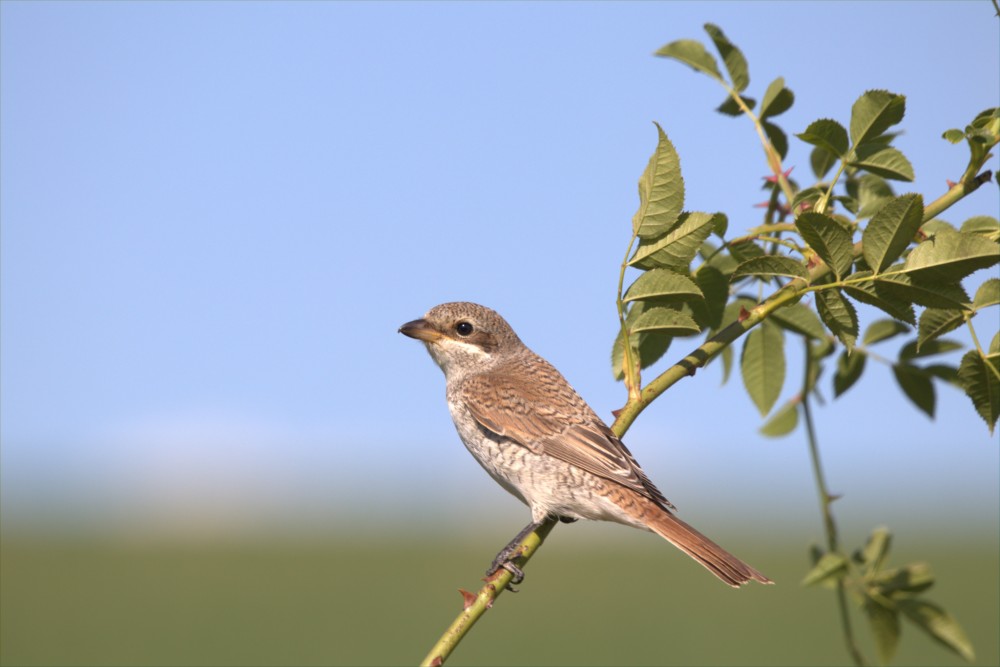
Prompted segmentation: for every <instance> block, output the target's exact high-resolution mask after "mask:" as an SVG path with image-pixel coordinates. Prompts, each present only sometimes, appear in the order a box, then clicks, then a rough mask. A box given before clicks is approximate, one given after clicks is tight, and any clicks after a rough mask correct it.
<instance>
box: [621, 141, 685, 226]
mask: <svg viewBox="0 0 1000 667" xmlns="http://www.w3.org/2000/svg"><path fill="white" fill-rule="evenodd" d="M653 124H654V125H656V132H657V134H659V142H658V143H657V145H656V150H655V151H654V152H653V156H652V157H650V158H649V164H647V165H646V169H645V171H643V172H642V177H641V178H639V210H638V211H636V213H635V215H634V216H633V217H632V231H633V232H634V233H636V234H638V236H639V238H641V239H648V238H654V237H657V236H661V235H662V234H665V233H666V232H667V230H669V229H670V227H671V226H672V225H673V224H674V223H675V222H677V218H678V216H680V214H681V209H682V208H683V207H684V179H683V178H682V177H681V161H680V158H679V157H678V156H677V151H676V150H675V149H674V145H673V144H672V143H670V140H669V139H668V138H667V135H666V133H664V131H663V128H661V127H660V125H659V124H658V123H653Z"/></svg>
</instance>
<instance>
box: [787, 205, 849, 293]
mask: <svg viewBox="0 0 1000 667" xmlns="http://www.w3.org/2000/svg"><path fill="white" fill-rule="evenodd" d="M795 228H796V229H798V230H799V234H801V235H802V240H803V241H805V242H806V243H808V244H809V247H810V248H812V249H813V250H814V251H815V252H816V254H817V255H819V258H820V259H822V260H823V262H824V263H826V265H827V266H829V267H830V269H831V270H832V271H833V273H834V275H836V276H837V280H840V279H841V278H843V277H844V276H846V275H847V274H848V272H849V271H850V270H851V264H852V263H853V261H854V246H853V244H852V243H851V233H850V232H849V231H847V230H846V229H844V228H843V227H842V226H841V225H840V224H839V223H838V222H837V221H836V220H834V219H833V218H831V217H830V216H828V215H823V214H822V213H813V212H806V213H803V214H802V215H800V216H799V217H798V219H796V220H795Z"/></svg>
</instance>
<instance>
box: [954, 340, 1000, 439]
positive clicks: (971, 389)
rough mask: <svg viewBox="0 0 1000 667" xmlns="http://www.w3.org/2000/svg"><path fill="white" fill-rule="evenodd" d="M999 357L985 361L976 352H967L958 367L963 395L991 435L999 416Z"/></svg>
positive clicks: (988, 358)
mask: <svg viewBox="0 0 1000 667" xmlns="http://www.w3.org/2000/svg"><path fill="white" fill-rule="evenodd" d="M998 376H1000V356H994V355H993V354H991V355H989V356H988V357H986V358H985V359H984V358H983V357H981V356H980V355H979V352H978V351H977V350H969V351H968V352H966V353H965V356H964V357H962V363H961V364H960V365H959V367H958V379H959V381H960V382H961V383H962V388H963V389H965V395H966V396H968V397H969V398H970V399H971V400H972V405H973V406H975V408H976V412H978V413H979V416H980V417H982V418H983V421H985V422H986V426H987V427H989V429H990V434H991V435H992V434H993V429H994V428H995V427H996V425H997V417H998V416H1000V379H997V377H998Z"/></svg>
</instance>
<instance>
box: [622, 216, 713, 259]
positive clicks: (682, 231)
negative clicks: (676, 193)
mask: <svg viewBox="0 0 1000 667" xmlns="http://www.w3.org/2000/svg"><path fill="white" fill-rule="evenodd" d="M717 223H718V214H716V215H709V214H708V213H687V212H685V213H681V215H680V218H678V220H677V224H675V225H674V226H673V228H671V230H670V231H669V232H668V233H667V234H665V235H664V236H661V237H659V238H655V239H641V240H640V241H639V247H638V248H636V250H635V254H634V255H632V259H631V260H629V265H630V266H635V267H638V268H640V269H651V268H656V267H662V268H669V269H674V270H676V271H678V272H680V273H688V270H689V267H690V265H691V260H692V259H694V256H695V255H697V254H698V248H699V247H701V244H702V243H704V241H705V239H707V238H708V235H709V234H711V233H712V229H713V228H714V227H715V225H716V224H717Z"/></svg>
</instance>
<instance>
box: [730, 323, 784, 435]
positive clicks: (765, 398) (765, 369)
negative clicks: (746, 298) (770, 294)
mask: <svg viewBox="0 0 1000 667" xmlns="http://www.w3.org/2000/svg"><path fill="white" fill-rule="evenodd" d="M740 371H741V373H742V375H743V386H744V387H746V390H747V393H748V394H750V399H751V400H752V401H753V402H754V405H756V406H757V409H758V410H759V411H760V414H761V415H762V416H763V415H766V414H767V413H768V412H770V411H771V408H772V407H774V404H775V402H776V401H777V400H778V395H779V394H781V387H782V385H783V384H784V383H785V337H784V335H783V334H782V333H781V329H780V328H779V327H778V326H776V325H774V324H771V323H770V322H768V321H767V320H764V321H763V322H761V324H760V325H759V326H758V327H757V328H755V329H752V330H751V331H750V333H749V334H747V339H746V342H745V343H744V344H743V356H742V357H741V358H740Z"/></svg>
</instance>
